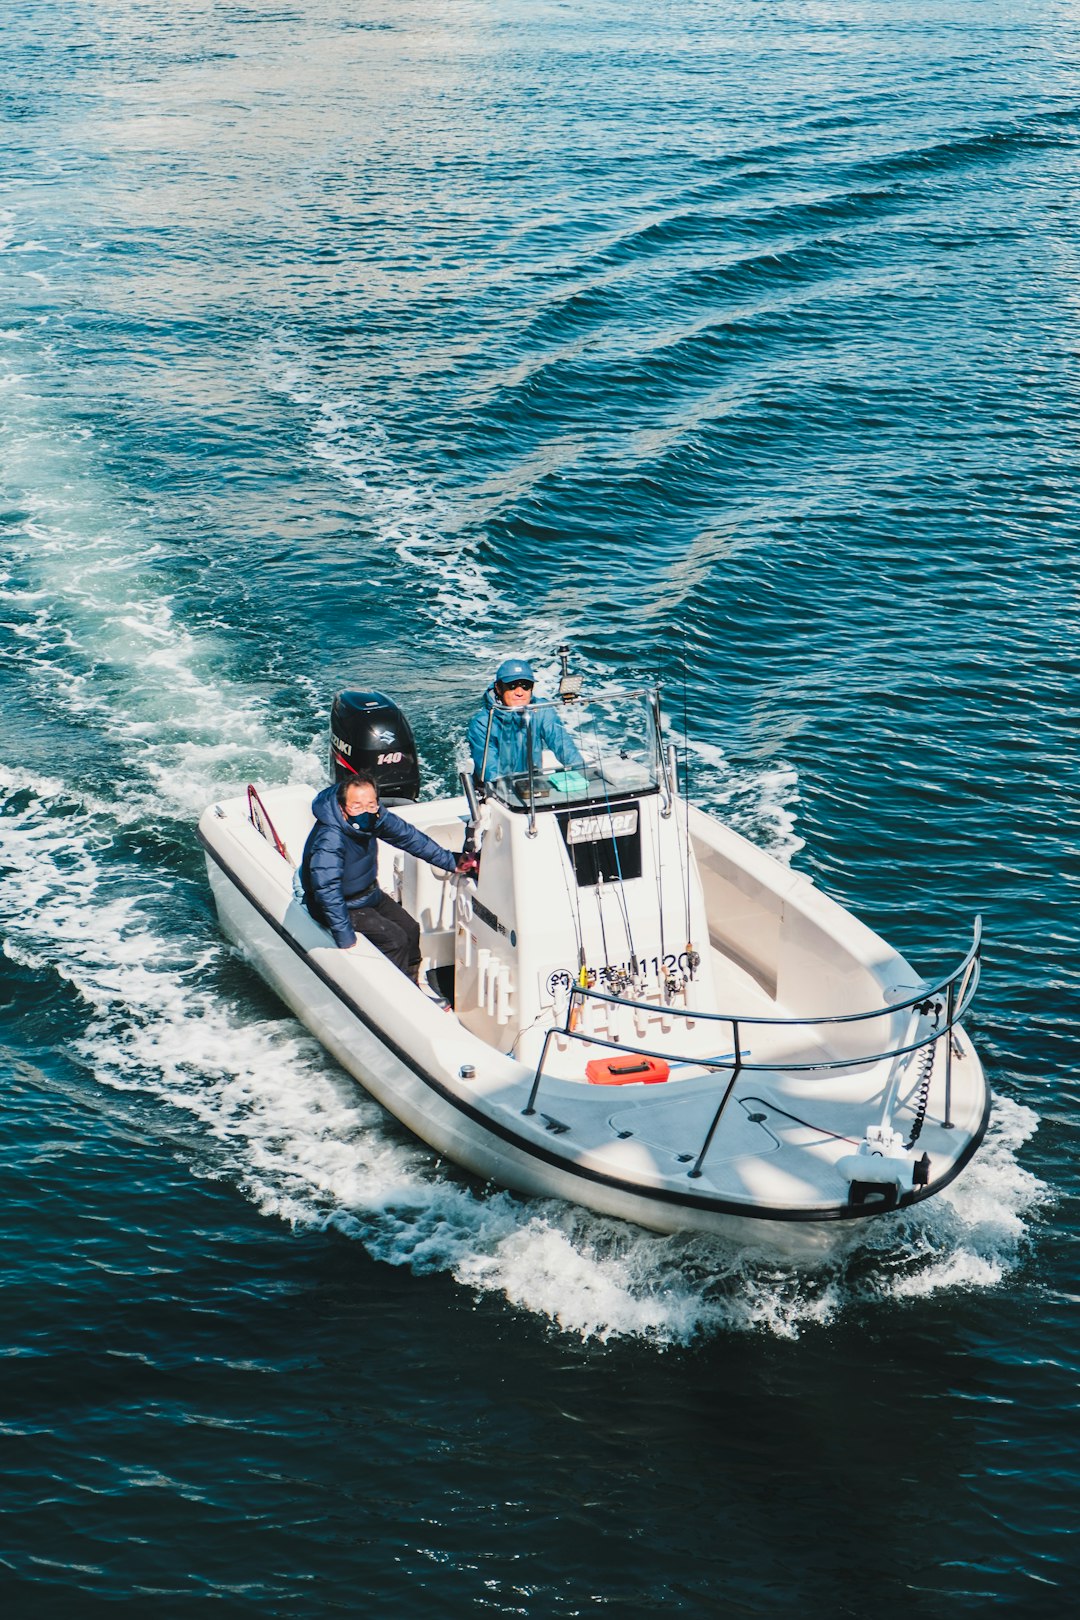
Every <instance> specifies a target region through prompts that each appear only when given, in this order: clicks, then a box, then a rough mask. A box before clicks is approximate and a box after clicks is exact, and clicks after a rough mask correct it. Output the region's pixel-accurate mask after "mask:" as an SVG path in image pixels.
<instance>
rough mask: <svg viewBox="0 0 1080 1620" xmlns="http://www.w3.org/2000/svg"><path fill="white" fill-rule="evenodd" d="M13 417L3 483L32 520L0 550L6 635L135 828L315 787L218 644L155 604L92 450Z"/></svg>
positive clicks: (152, 578)
mask: <svg viewBox="0 0 1080 1620" xmlns="http://www.w3.org/2000/svg"><path fill="white" fill-rule="evenodd" d="M22 410H23V419H22V421H21V424H20V426H21V431H20V432H18V433H16V434H14V435H9V436H8V437H7V438H6V439H5V440H4V459H5V463H6V465H5V472H6V482H7V485H8V488H9V491H10V492H11V494H10V496H9V498H11V499H17V500H18V501H19V502H20V504H22V505H23V506H24V507H25V508H26V509H27V510H28V512H29V513H30V514H31V515H30V517H29V519H28V521H26V522H25V523H24V524H23V525H22V528H21V531H18V530H17V531H13V532H12V534H11V536H10V537H9V544H8V561H9V571H8V574H7V577H6V579H5V582H4V584H5V588H4V600H5V601H6V602H7V603H8V604H9V605H10V607H11V608H12V610H14V611H15V612H16V613H17V614H19V615H21V616H20V617H16V618H15V619H14V621H13V622H11V623H10V624H9V626H8V628H9V629H10V631H11V632H12V633H13V635H14V636H15V637H17V639H18V641H19V642H20V643H23V644H24V646H23V647H22V648H21V649H20V650H19V651H17V652H16V653H15V656H16V658H18V659H19V660H20V661H21V662H22V663H23V664H24V666H25V667H26V669H27V671H28V672H32V674H33V677H34V680H35V684H37V685H38V686H39V687H40V686H44V687H45V688H46V689H48V690H50V692H51V695H52V697H53V700H54V702H55V704H56V706H57V707H58V708H59V709H60V710H67V711H68V712H69V713H71V714H74V715H77V716H79V718H80V719H82V720H90V721H92V723H93V724H94V726H95V727H96V728H97V729H98V731H99V732H100V733H101V735H102V736H104V737H107V738H108V739H109V740H110V742H112V743H113V744H114V745H115V747H116V749H117V751H118V755H119V761H118V764H119V769H118V770H117V775H118V777H120V778H121V779H122V780H124V781H125V783H126V784H127V789H126V791H127V795H128V797H129V798H130V800H131V802H132V803H135V804H140V805H141V806H142V807H143V809H144V810H145V811H146V813H148V814H149V813H151V812H153V813H154V814H156V815H158V816H160V815H162V814H166V815H167V814H171V815H173V816H175V817H178V818H185V819H186V818H188V817H190V816H192V815H193V814H196V813H197V812H199V811H200V810H201V809H202V808H203V807H204V806H205V805H206V803H207V802H209V801H211V800H213V799H215V798H219V797H221V796H222V795H223V794H224V793H225V792H228V791H237V790H239V788H240V787H242V785H243V783H244V781H245V780H246V779H255V780H259V781H264V782H266V781H269V782H280V781H301V780H312V779H318V778H320V777H321V774H322V770H321V765H320V762H319V761H318V760H317V759H316V758H315V757H314V756H313V755H312V754H311V753H310V752H309V751H307V750H305V749H301V748H297V747H294V746H291V745H290V744H288V743H287V742H285V741H283V740H282V739H281V738H280V737H279V736H278V735H276V733H275V732H274V730H273V729H272V728H271V727H270V726H269V725H268V724H267V720H266V716H265V713H264V709H263V705H262V703H261V701H260V700H259V699H258V698H256V697H254V696H253V695H252V694H251V693H250V692H249V691H248V690H246V689H245V687H244V686H243V685H242V684H241V683H238V682H235V681H231V680H230V679H229V678H228V676H227V675H226V674H225V673H224V671H225V670H226V669H227V667H228V664H229V662H230V652H229V649H228V646H227V644H226V642H225V641H224V640H223V639H222V638H220V637H218V636H216V635H214V634H212V633H211V632H210V631H208V630H207V631H201V632H199V633H196V632H195V631H193V630H192V629H190V628H189V627H188V626H187V625H185V624H184V622H183V620H182V618H181V617H180V616H179V614H178V611H177V607H176V603H175V602H174V600H173V599H172V598H171V597H170V596H169V595H168V594H167V593H163V592H162V591H161V590H160V586H159V580H160V575H159V571H158V569H157V568H156V567H155V565H156V564H158V563H159V561H160V559H161V557H162V555H163V548H162V547H161V546H160V544H158V543H157V542H155V541H154V540H152V539H151V538H149V537H147V536H145V535H144V534H143V533H142V532H141V529H140V526H139V523H138V521H137V520H134V519H132V518H130V517H129V515H128V514H127V513H125V512H124V511H123V509H122V507H118V505H117V503H116V502H115V501H114V500H113V499H112V498H111V497H110V495H109V493H108V491H107V489H106V488H105V487H103V485H102V483H101V480H100V479H99V477H98V474H97V467H96V451H95V450H94V447H93V446H92V445H90V444H88V443H87V442H86V441H85V440H84V439H82V438H81V437H78V436H73V435H65V433H64V431H63V429H62V428H57V429H56V430H54V431H53V432H51V433H49V434H46V433H45V432H44V430H43V429H41V428H40V427H39V426H38V424H37V423H36V421H35V420H34V419H33V403H32V401H31V402H27V401H25V400H24V401H23V403H22ZM148 735H152V736H153V739H154V747H153V748H152V749H149V748H147V746H146V738H147V736H148Z"/></svg>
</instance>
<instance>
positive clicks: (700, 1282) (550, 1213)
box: [0, 771, 1047, 1346]
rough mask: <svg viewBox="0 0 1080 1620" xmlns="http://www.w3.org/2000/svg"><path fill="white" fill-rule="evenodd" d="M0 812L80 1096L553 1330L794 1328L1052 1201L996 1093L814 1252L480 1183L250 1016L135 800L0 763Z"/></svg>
mask: <svg viewBox="0 0 1080 1620" xmlns="http://www.w3.org/2000/svg"><path fill="white" fill-rule="evenodd" d="M110 812H111V813H110ZM0 815H2V818H3V826H4V849H5V861H4V870H3V872H2V873H0V909H2V913H3V915H4V917H5V918H6V919H7V921H6V923H5V939H4V947H3V948H4V953H5V955H6V956H7V957H8V959H9V960H10V961H12V962H13V963H16V964H18V965H19V967H20V969H21V970H23V971H30V972H32V973H33V974H35V975H40V976H42V977H44V978H45V979H48V978H55V979H56V980H59V981H62V982H63V984H64V985H65V987H66V988H67V989H68V991H69V992H70V991H74V992H75V993H76V996H77V1000H78V1005H79V1006H80V1007H81V1008H82V1013H83V1023H82V1027H81V1029H74V1028H73V1029H72V1030H71V1032H70V1033H71V1037H72V1039H71V1040H70V1042H69V1044H68V1047H67V1050H68V1051H69V1052H72V1053H73V1054H74V1058H75V1061H76V1063H77V1064H78V1065H79V1067H80V1068H81V1069H82V1070H83V1071H84V1073H85V1074H86V1075H87V1076H88V1077H89V1078H90V1079H91V1080H92V1084H93V1086H94V1088H97V1087H102V1086H103V1087H105V1088H107V1090H108V1092H109V1093H110V1094H111V1095H113V1096H114V1098H115V1097H116V1096H117V1094H123V1095H124V1098H125V1102H124V1106H126V1107H129V1108H131V1109H132V1110H133V1111H137V1112H138V1114H139V1116H140V1119H141V1122H142V1123H143V1124H144V1125H146V1124H147V1123H152V1125H153V1128H155V1129H156V1130H158V1131H161V1132H167V1133H168V1134H169V1135H170V1137H172V1138H173V1139H176V1138H177V1136H179V1138H180V1140H181V1141H182V1142H183V1145H184V1148H185V1151H186V1152H187V1153H188V1155H189V1159H190V1162H191V1164H192V1167H193V1170H194V1172H195V1173H196V1174H199V1175H205V1176H209V1177H213V1178H215V1179H220V1180H225V1181H228V1182H230V1183H232V1184H233V1185H234V1186H236V1187H237V1188H238V1190H239V1191H241V1192H242V1193H243V1195H244V1196H246V1197H248V1198H250V1199H251V1200H252V1201H253V1202H254V1204H255V1205H256V1206H257V1207H258V1209H259V1210H261V1211H262V1212H263V1213H264V1214H266V1215H267V1216H271V1217H274V1218H277V1219H280V1220H283V1221H286V1222H288V1223H289V1224H290V1225H291V1226H293V1227H294V1228H297V1229H303V1230H312V1229H316V1230H326V1231H336V1232H338V1233H340V1234H342V1235H344V1236H345V1237H347V1238H349V1239H350V1240H353V1241H356V1242H357V1243H359V1244H361V1245H362V1246H363V1248H364V1250H365V1252H366V1253H367V1254H369V1255H371V1256H372V1257H373V1258H375V1259H377V1260H381V1261H384V1262H386V1263H387V1264H390V1265H395V1266H405V1267H408V1268H409V1269H411V1270H412V1271H413V1272H414V1273H416V1274H417V1275H426V1274H432V1273H435V1274H444V1275H449V1276H452V1277H453V1278H454V1279H455V1280H456V1281H457V1282H458V1283H459V1284H460V1285H461V1286H462V1287H464V1288H466V1289H469V1290H471V1291H472V1292H473V1293H474V1294H475V1295H476V1296H477V1298H487V1299H499V1300H502V1301H505V1302H506V1303H507V1304H508V1305H510V1306H512V1307H514V1308H516V1309H518V1310H521V1311H524V1312H527V1313H529V1314H530V1315H531V1316H534V1317H536V1318H538V1319H539V1320H540V1321H542V1322H544V1323H545V1324H548V1325H549V1327H550V1329H551V1331H555V1332H561V1333H566V1334H568V1335H572V1336H575V1337H580V1338H582V1339H589V1340H598V1341H611V1340H618V1339H631V1340H639V1341H646V1342H649V1343H652V1344H654V1345H657V1346H676V1345H686V1344H689V1343H691V1342H693V1341H695V1340H698V1339H701V1338H708V1337H713V1336H717V1335H723V1334H728V1333H746V1332H764V1333H769V1334H773V1335H776V1336H779V1337H783V1338H794V1337H797V1336H798V1335H799V1334H800V1333H802V1332H804V1331H806V1330H808V1329H810V1328H814V1327H820V1326H822V1325H825V1324H828V1323H831V1322H835V1321H837V1320H839V1319H842V1318H844V1317H847V1316H850V1315H851V1314H852V1313H855V1312H859V1311H862V1310H864V1309H866V1308H869V1307H881V1306H883V1305H887V1304H889V1303H894V1304H895V1303H897V1302H900V1301H904V1300H910V1299H912V1298H918V1297H920V1296H927V1295H932V1294H937V1293H941V1292H950V1291H955V1290H957V1289H967V1288H992V1287H994V1286H996V1285H997V1284H999V1283H1000V1282H1001V1281H1002V1280H1003V1279H1005V1278H1006V1277H1008V1275H1009V1274H1010V1272H1011V1270H1012V1269H1013V1268H1014V1267H1015V1265H1016V1264H1017V1262H1018V1259H1019V1258H1020V1257H1021V1256H1022V1254H1023V1253H1024V1250H1025V1246H1026V1242H1027V1239H1028V1233H1029V1218H1030V1217H1031V1215H1032V1214H1033V1213H1034V1212H1035V1211H1036V1210H1037V1208H1038V1207H1039V1205H1040V1204H1041V1203H1042V1202H1043V1201H1044V1200H1045V1198H1046V1196H1047V1190H1046V1188H1045V1187H1044V1186H1043V1184H1042V1183H1040V1182H1039V1181H1038V1180H1037V1178H1036V1177H1034V1176H1033V1175H1031V1174H1030V1172H1028V1171H1027V1170H1025V1169H1024V1168H1023V1166H1022V1165H1021V1164H1020V1162H1019V1159H1018V1156H1017V1155H1018V1150H1019V1149H1020V1148H1021V1146H1022V1145H1023V1143H1024V1142H1025V1141H1026V1140H1027V1139H1028V1138H1029V1137H1030V1136H1031V1135H1032V1133H1033V1132H1034V1130H1035V1128H1036V1126H1037V1123H1038V1121H1037V1117H1036V1115H1035V1114H1034V1113H1033V1112H1032V1111H1031V1110H1030V1109H1028V1108H1026V1107H1023V1106H1021V1105H1019V1104H1017V1103H1015V1102H1013V1101H1011V1100H1009V1099H1007V1098H1000V1099H998V1100H997V1101H996V1104H995V1110H994V1116H993V1121H992V1124H991V1128H990V1133H989V1135H988V1137H987V1139H986V1142H985V1144H984V1146H983V1148H982V1150H981V1152H980V1154H979V1155H978V1157H977V1158H976V1159H975V1161H974V1162H973V1163H972V1164H971V1165H970V1166H969V1167H968V1169H967V1170H966V1171H965V1173H964V1175H963V1177H962V1178H960V1180H959V1181H958V1182H957V1183H955V1184H954V1185H953V1186H952V1187H950V1188H948V1189H947V1190H946V1191H945V1192H943V1193H940V1194H939V1195H938V1196H937V1197H936V1198H934V1199H933V1200H931V1201H930V1202H929V1203H927V1204H923V1205H919V1206H916V1207H914V1208H912V1209H910V1210H907V1211H904V1212H902V1213H901V1214H899V1215H898V1216H897V1217H895V1218H894V1219H890V1220H887V1221H882V1222H876V1223H873V1224H872V1225H871V1226H869V1227H861V1226H860V1227H859V1228H857V1229H856V1228H851V1229H848V1228H844V1229H843V1230H839V1231H837V1233H836V1238H835V1243H830V1246H829V1247H828V1248H827V1249H824V1250H822V1251H821V1252H820V1253H819V1254H816V1255H812V1256H809V1257H808V1256H807V1255H805V1254H803V1255H801V1256H800V1257H799V1258H797V1259H795V1258H791V1257H788V1256H785V1255H784V1254H783V1253H782V1252H778V1251H777V1250H776V1249H772V1248H770V1249H765V1248H761V1249H754V1248H750V1247H747V1246H745V1245H737V1244H734V1243H730V1244H729V1243H726V1242H722V1241H720V1240H717V1239H708V1240H705V1239H700V1238H695V1239H687V1238H665V1237H660V1236H657V1235H655V1234H651V1233H647V1232H644V1231H642V1230H640V1229H638V1228H635V1227H631V1226H627V1225H625V1224H623V1223H621V1222H616V1221H609V1220H605V1219H603V1218H600V1217H597V1216H594V1215H591V1214H589V1213H587V1212H585V1211H583V1210H580V1209H577V1208H573V1207H571V1206H568V1205H564V1204H561V1203H558V1202H556V1201H550V1200H549V1201H528V1200H522V1199H518V1198H515V1197H514V1196H512V1195H510V1194H508V1193H505V1192H497V1193H489V1192H485V1191H483V1190H478V1189H477V1187H476V1185H475V1183H473V1182H471V1181H469V1180H468V1179H467V1178H466V1177H464V1176H461V1175H458V1174H457V1173H456V1172H453V1171H451V1170H448V1169H446V1168H445V1167H443V1166H440V1165H439V1164H438V1163H437V1162H436V1161H435V1159H434V1158H433V1156H432V1154H431V1153H429V1152H428V1151H427V1150H426V1149H425V1148H423V1147H421V1146H420V1145H419V1144H417V1143H415V1142H413V1141H412V1139H411V1138H409V1137H408V1136H407V1135H406V1133H405V1132H404V1131H403V1130H402V1129H401V1128H400V1127H398V1126H397V1125H396V1123H395V1122H394V1121H392V1120H390V1119H389V1118H388V1117H387V1116H386V1115H385V1114H384V1113H383V1112H382V1110H381V1109H380V1108H379V1107H378V1106H377V1105H376V1104H375V1103H374V1102H373V1101H371V1099H369V1098H368V1097H367V1096H366V1095H365V1094H364V1093H363V1092H362V1091H361V1090H360V1089H359V1088H358V1087H357V1086H356V1085H355V1084H354V1083H353V1082H352V1081H351V1080H350V1079H349V1078H348V1077H347V1076H345V1075H344V1074H343V1073H342V1072H341V1071H340V1070H339V1069H338V1068H337V1067H336V1065H334V1064H333V1063H332V1062H331V1060H330V1059H329V1058H327V1057H326V1055H325V1054H324V1053H323V1051H322V1049H321V1048H320V1047H319V1045H318V1044H317V1042H316V1041H315V1040H314V1039H312V1038H311V1037H309V1036H307V1035H306V1034H305V1033H304V1032H303V1031H302V1030H301V1029H300V1027H299V1026H298V1025H297V1024H296V1023H295V1022H294V1021H293V1020H292V1019H291V1018H290V1017H288V1016H286V1015H285V1014H284V1013H283V1012H282V1013H281V1014H278V1013H277V1012H276V1011H271V1012H267V1011H266V1010H265V1009H266V1008H267V1007H268V1006H270V1007H272V1006H273V1003H271V1002H269V1001H268V998H267V997H266V996H265V993H263V992H261V991H260V990H258V989H256V988H255V986H254V984H253V981H250V980H249V979H248V976H247V975H246V974H243V975H238V974H237V972H236V968H235V960H234V958H233V957H232V956H231V954H230V953H229V951H228V950H227V949H226V948H225V947H224V945H221V944H219V943H218V941H217V939H216V936H215V935H213V933H212V932H211V931H210V930H209V929H208V928H207V927H206V919H205V917H204V916H202V915H201V914H200V913H199V912H198V910H197V909H195V908H192V909H191V910H190V912H189V913H188V914H187V915H186V916H185V915H183V914H181V915H179V916H178V915H177V912H178V906H177V898H176V893H177V888H178V885H177V882H176V879H175V877H173V876H172V875H170V874H169V873H167V872H166V873H156V874H154V875H153V876H149V875H146V874H142V875H141V876H140V874H139V872H137V871H133V869H132V867H131V864H130V859H129V856H130V843H129V839H130V836H131V830H132V829H131V814H130V809H129V807H127V806H125V805H123V804H119V805H112V806H110V805H109V803H108V802H107V801H104V800H98V799H92V800H87V799H83V798H80V797H78V796H77V795H74V794H73V793H71V792H70V791H68V790H66V789H65V788H64V787H63V786H62V785H61V784H60V783H59V782H56V781H41V780H39V781H36V782H35V781H34V780H33V779H32V778H31V777H30V776H28V775H25V774H20V773H17V772H10V771H0ZM166 919H168V920H169V923H168V925H167V924H166V921H165V920H166ZM163 1109H165V1110H167V1111H168V1112H167V1114H165V1115H163V1114H162V1110H163ZM148 1112H149V1114H150V1115H151V1120H150V1121H148V1119H147V1113H148ZM178 1117H179V1118H180V1119H181V1120H182V1121H183V1122H184V1123H181V1124H180V1126H179V1130H178V1129H177V1119H178ZM782 1238H783V1233H781V1234H780V1239H781V1241H782Z"/></svg>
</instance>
